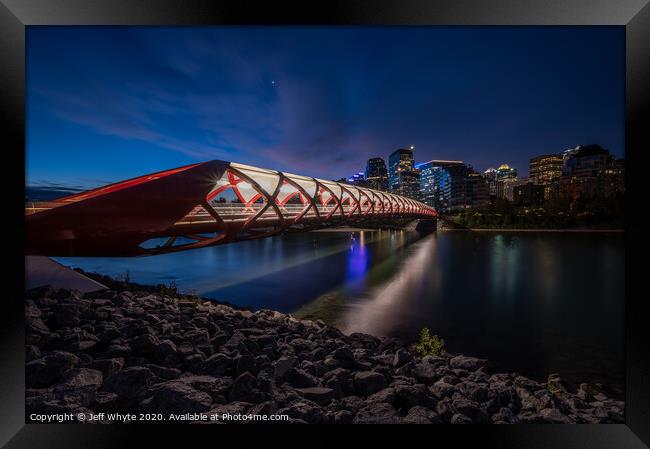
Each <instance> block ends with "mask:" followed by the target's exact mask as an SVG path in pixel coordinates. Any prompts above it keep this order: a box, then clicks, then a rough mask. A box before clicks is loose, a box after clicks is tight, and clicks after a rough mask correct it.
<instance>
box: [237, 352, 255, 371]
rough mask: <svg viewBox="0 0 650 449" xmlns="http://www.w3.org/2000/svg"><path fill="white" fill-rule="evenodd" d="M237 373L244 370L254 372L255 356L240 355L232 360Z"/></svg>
mask: <svg viewBox="0 0 650 449" xmlns="http://www.w3.org/2000/svg"><path fill="white" fill-rule="evenodd" d="M233 362H234V363H235V371H236V372H237V374H243V373H246V372H249V373H253V374H254V373H255V357H253V356H252V355H240V356H239V357H235V359H234V360H233Z"/></svg>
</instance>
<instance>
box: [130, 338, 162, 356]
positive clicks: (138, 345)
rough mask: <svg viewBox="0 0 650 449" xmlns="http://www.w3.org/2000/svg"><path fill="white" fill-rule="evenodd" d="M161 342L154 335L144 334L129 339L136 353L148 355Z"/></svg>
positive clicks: (132, 349)
mask: <svg viewBox="0 0 650 449" xmlns="http://www.w3.org/2000/svg"><path fill="white" fill-rule="evenodd" d="M159 344H160V342H159V341H158V338H157V337H156V336H154V335H149V334H144V335H138V336H137V337H135V338H133V339H131V340H129V346H130V347H131V351H132V353H133V354H134V355H140V356H148V355H151V354H152V353H153V352H154V351H155V350H156V349H157V348H158V345H159Z"/></svg>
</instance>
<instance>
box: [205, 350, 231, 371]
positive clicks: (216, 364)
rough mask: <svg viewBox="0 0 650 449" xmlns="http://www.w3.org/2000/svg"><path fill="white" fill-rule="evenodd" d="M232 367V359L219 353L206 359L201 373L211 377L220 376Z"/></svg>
mask: <svg viewBox="0 0 650 449" xmlns="http://www.w3.org/2000/svg"><path fill="white" fill-rule="evenodd" d="M232 365H233V361H232V359H231V358H230V357H228V356H227V355H225V354H222V353H220V352H219V353H217V354H215V355H213V356H210V357H208V358H207V359H206V361H205V363H204V364H203V371H204V372H205V373H208V374H212V375H213V376H221V375H223V374H225V373H227V372H228V371H229V370H230V369H231V368H232Z"/></svg>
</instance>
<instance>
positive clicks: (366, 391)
mask: <svg viewBox="0 0 650 449" xmlns="http://www.w3.org/2000/svg"><path fill="white" fill-rule="evenodd" d="M387 386H388V382H386V378H385V377H384V376H383V375H381V374H379V373H376V372H374V371H362V372H359V373H356V374H355V375H354V388H355V390H356V392H357V393H359V394H360V395H361V396H370V395H371V394H373V393H376V392H378V391H379V390H382V389H384V388H386V387H387Z"/></svg>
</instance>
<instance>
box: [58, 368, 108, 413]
mask: <svg viewBox="0 0 650 449" xmlns="http://www.w3.org/2000/svg"><path fill="white" fill-rule="evenodd" d="M102 381H103V376H102V373H101V371H98V370H94V369H88V368H74V369H70V370H68V371H66V373H65V375H64V376H63V379H62V381H61V382H60V383H59V384H58V385H56V387H54V394H55V396H56V397H57V398H58V399H59V400H62V401H63V402H65V403H67V404H74V405H75V406H77V407H87V406H88V405H90V403H91V402H93V401H94V400H95V394H96V393H97V390H98V389H99V387H100V386H101V385H102Z"/></svg>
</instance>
